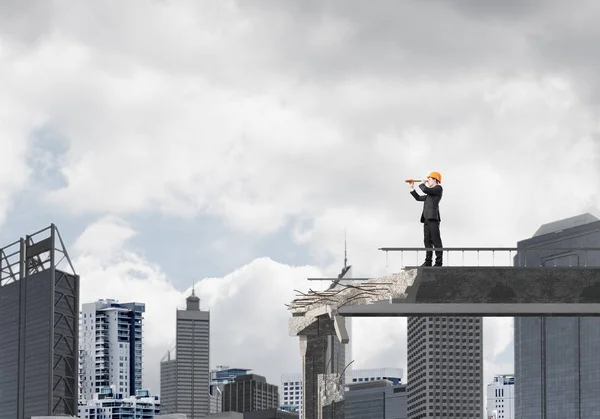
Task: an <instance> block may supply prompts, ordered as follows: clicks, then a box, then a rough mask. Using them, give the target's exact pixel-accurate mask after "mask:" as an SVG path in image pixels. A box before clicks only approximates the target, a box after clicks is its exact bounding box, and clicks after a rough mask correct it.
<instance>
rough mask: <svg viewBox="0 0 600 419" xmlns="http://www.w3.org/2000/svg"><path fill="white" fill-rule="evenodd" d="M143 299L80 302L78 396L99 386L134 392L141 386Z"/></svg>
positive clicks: (91, 393)
mask: <svg viewBox="0 0 600 419" xmlns="http://www.w3.org/2000/svg"><path fill="white" fill-rule="evenodd" d="M144 311H145V305H144V304H143V303H133V302H132V303H123V304H121V303H119V302H118V301H116V300H110V299H108V300H98V301H96V302H94V303H86V304H83V306H82V310H81V321H80V332H79V333H80V336H81V337H80V341H81V347H80V370H79V371H80V373H79V377H80V385H81V394H80V400H81V401H82V402H83V401H87V400H92V399H93V397H94V394H95V393H99V392H100V389H102V388H106V387H111V386H114V391H115V393H117V394H123V395H125V396H135V394H136V390H142V320H143V317H142V315H143V313H144Z"/></svg>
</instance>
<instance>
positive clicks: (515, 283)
mask: <svg viewBox="0 0 600 419" xmlns="http://www.w3.org/2000/svg"><path fill="white" fill-rule="evenodd" d="M290 310H291V312H292V317H291V318H290V334H291V335H293V336H295V335H299V334H300V333H298V332H299V331H300V330H302V329H304V328H306V326H307V325H308V324H311V323H312V322H313V321H314V318H316V317H317V316H320V315H329V316H330V317H331V318H332V319H335V318H336V316H338V315H339V316H353V317H355V316H418V315H456V316H462V315H471V316H492V317H496V316H577V315H585V316H596V315H600V268H594V267H553V268H539V267H535V268H520V267H440V268H412V269H406V270H403V271H401V272H398V273H394V274H392V275H388V276H384V277H380V278H373V279H369V280H366V281H362V282H359V283H355V284H353V286H351V287H348V286H344V287H336V289H334V290H332V291H328V292H327V293H308V294H307V295H306V296H304V297H303V298H300V299H297V300H295V301H294V302H293V303H292V306H291V309H290Z"/></svg>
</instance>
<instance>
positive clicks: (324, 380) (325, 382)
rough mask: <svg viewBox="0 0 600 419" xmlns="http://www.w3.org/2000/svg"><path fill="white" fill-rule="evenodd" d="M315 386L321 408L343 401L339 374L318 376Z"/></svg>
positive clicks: (342, 387)
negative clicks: (317, 390) (316, 386)
mask: <svg viewBox="0 0 600 419" xmlns="http://www.w3.org/2000/svg"><path fill="white" fill-rule="evenodd" d="M317 385H318V389H319V402H320V406H321V407H323V406H328V405H330V404H333V403H336V402H340V401H342V400H344V383H343V382H342V375H341V374H319V375H318V376H317Z"/></svg>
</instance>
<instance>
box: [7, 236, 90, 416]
mask: <svg viewBox="0 0 600 419" xmlns="http://www.w3.org/2000/svg"><path fill="white" fill-rule="evenodd" d="M79 284H80V282H79V276H78V275H77V274H76V273H75V270H74V269H73V266H72V265H71V262H70V259H69V255H68V253H67V250H66V249H65V248H64V246H63V245H62V239H60V233H59V232H58V229H57V228H56V226H54V225H51V226H50V227H48V228H45V229H43V230H41V231H39V232H37V233H34V234H31V235H28V236H26V237H25V238H21V239H19V240H17V241H16V242H14V243H13V244H10V245H8V246H5V247H2V248H0V319H1V321H0V419H29V418H31V417H32V416H69V415H70V416H75V415H77V385H78V384H77V382H78V380H77V368H78V367H77V365H78V362H77V358H78V350H77V348H78V345H79V344H78V340H79V336H78V333H77V331H78V327H79Z"/></svg>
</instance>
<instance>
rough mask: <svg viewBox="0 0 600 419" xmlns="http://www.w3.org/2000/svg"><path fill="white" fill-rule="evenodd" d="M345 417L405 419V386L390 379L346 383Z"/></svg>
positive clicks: (347, 418)
mask: <svg viewBox="0 0 600 419" xmlns="http://www.w3.org/2000/svg"><path fill="white" fill-rule="evenodd" d="M344 399H345V403H344V414H345V415H344V417H345V419H364V418H381V419H406V418H407V416H406V386H405V385H404V384H394V383H393V382H391V381H390V380H375V381H365V382H356V383H352V384H348V385H347V386H346V391H345V393H344Z"/></svg>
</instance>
